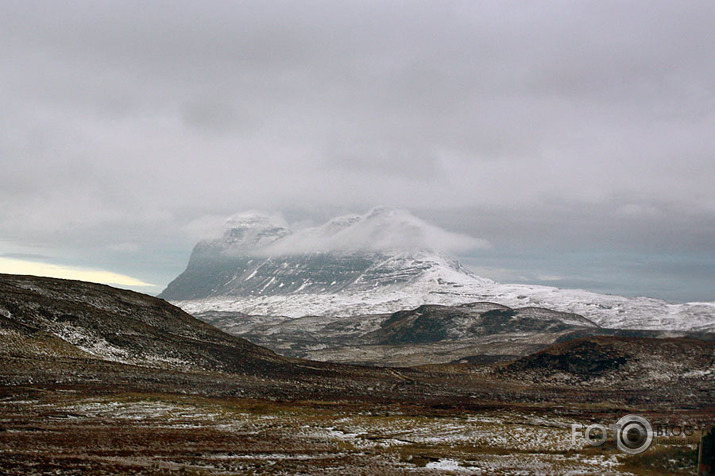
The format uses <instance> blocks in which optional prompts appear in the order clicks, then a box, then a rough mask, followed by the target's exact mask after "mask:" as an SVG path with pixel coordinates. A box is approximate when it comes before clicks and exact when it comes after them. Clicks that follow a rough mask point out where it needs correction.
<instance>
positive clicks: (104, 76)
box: [0, 0, 715, 299]
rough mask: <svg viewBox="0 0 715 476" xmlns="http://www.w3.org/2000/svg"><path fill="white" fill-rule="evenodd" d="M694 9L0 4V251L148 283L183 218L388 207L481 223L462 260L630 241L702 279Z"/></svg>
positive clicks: (713, 164) (705, 74) (701, 83)
mask: <svg viewBox="0 0 715 476" xmlns="http://www.w3.org/2000/svg"><path fill="white" fill-rule="evenodd" d="M713 24H715V5H714V4H713V3H712V2H708V1H690V2H670V1H635V0H634V1H628V2H622V1H550V2H528V3H527V2H516V1H480V2H473V1H466V0H465V1H450V2H433V1H429V2H428V1H410V2H404V1H380V2H377V1H375V2H372V1H369V2H363V1H360V2H357V1H356V2H353V1H341V2H334V1H301V2H298V1H295V2H272V1H255V2H252V1H249V2H219V1H205V2H188V1H178V2H172V3H171V5H168V4H166V3H163V2H145V1H141V2H139V1H106V2H91V1H69V2H51V1H32V0H27V1H17V2H16V1H7V2H3V4H2V5H0V54H2V57H3V61H2V62H0V108H1V109H2V114H1V115H0V164H1V165H2V174H0V232H1V233H2V235H1V236H0V240H2V243H6V246H5V248H6V249H0V252H8V253H33V252H34V251H33V249H34V248H35V247H39V248H42V254H47V248H53V247H54V248H56V250H57V251H56V252H57V253H58V254H63V255H64V256H65V258H66V259H67V260H68V261H72V260H75V261H76V260H79V261H81V262H82V263H80V264H85V265H86V264H88V263H90V262H92V263H94V262H99V263H100V264H102V265H103V266H105V267H107V266H113V267H119V268H121V269H120V270H122V271H124V272H132V273H134V274H135V275H146V276H147V278H146V280H148V281H150V282H168V281H169V280H170V279H171V278H172V277H173V276H172V275H173V274H175V273H176V272H178V271H180V270H181V269H180V268H181V266H183V263H184V262H185V255H186V253H188V251H187V250H190V248H191V245H192V240H193V239H194V238H195V236H194V235H193V234H192V233H191V232H190V230H191V228H192V224H195V223H197V222H200V221H201V220H202V219H204V218H206V217H209V218H207V219H210V217H216V216H223V217H225V216H229V215H231V214H233V213H235V212H237V211H240V210H246V209H252V208H257V209H264V210H272V211H275V212H282V213H284V214H285V215H286V216H294V217H296V219H300V220H308V221H312V222H315V223H320V222H324V221H325V220H327V219H329V218H330V217H332V216H337V215H341V214H345V213H350V212H358V213H362V212H365V211H367V210H368V209H370V208H372V207H373V206H376V205H388V206H396V207H403V208H407V209H410V210H412V211H413V212H414V213H415V214H417V215H418V216H420V217H421V218H423V219H425V220H428V221H430V222H433V223H437V224H439V225H441V226H443V227H445V228H448V229H450V230H454V231H456V232H460V233H463V234H468V235H470V236H473V237H475V238H477V239H487V240H488V241H489V242H490V243H492V245H493V247H492V249H491V251H484V250H483V251H481V252H480V254H479V255H478V256H471V258H472V259H474V260H477V259H482V260H484V261H488V260H489V257H488V256H487V255H485V253H494V255H493V256H498V257H499V258H500V259H503V260H504V261H505V262H507V261H509V259H508V256H506V253H507V251H506V250H516V249H518V250H520V251H522V252H526V253H527V254H528V253H530V252H531V253H533V254H534V255H535V256H536V255H539V256H543V257H547V256H550V257H553V258H555V259H557V260H558V259H561V260H565V259H567V258H565V257H563V253H561V254H557V253H555V252H554V249H558V250H564V249H567V250H574V251H575V252H577V251H579V250H588V251H589V252H591V251H593V250H600V251H601V252H603V253H604V254H608V253H610V252H611V251H614V250H617V251H618V252H619V253H626V255H628V253H631V255H633V254H634V253H642V252H648V253H652V254H653V256H654V257H655V258H653V259H654V260H655V261H654V262H656V261H657V262H663V260H662V259H663V258H664V257H668V259H666V260H665V261H666V262H670V261H668V260H671V259H676V258H677V259H676V261H677V260H678V259H682V260H685V261H686V262H683V263H681V262H680V261H678V262H677V263H676V264H675V265H673V267H675V268H677V269H678V270H682V269H691V268H692V269H696V270H697V272H696V273H695V274H694V275H693V279H695V277H694V276H695V275H697V276H698V280H699V281H698V283H700V285H701V286H706V285H711V284H715V276H712V274H710V273H709V271H708V270H710V269H711V268H710V267H707V266H705V267H704V268H698V267H696V266H695V265H693V264H692V262H694V261H698V260H699V259H700V260H703V259H705V260H707V259H708V258H709V257H711V256H712V255H713V248H712V243H713V242H715V225H714V223H715V187H712V181H713V178H714V177H715V161H714V160H713V157H714V156H715V139H713V134H712V131H713V130H715V62H714V61H712V45H713V44H715V29H713V28H712V25H713ZM187 230H189V231H187ZM117 250H121V253H119V251H117ZM644 250H645V251H644ZM500 253H501V254H500ZM128 255H131V256H133V257H134V258H135V259H134V260H128V259H127V256H128ZM656 258H657V259H656ZM658 260H660V261H658ZM527 261H528V260H527ZM527 261H524V265H525V266H526V264H528V263H527ZM132 263H134V264H132ZM509 266H511V267H512V268H513V273H512V276H517V275H518V270H517V269H516V268H518V267H519V266H520V264H519V262H515V261H513V260H512V262H511V263H510V264H509ZM535 266H536V265H535ZM673 267H671V268H672V269H675V268H673ZM564 268H569V272H570V273H575V272H576V271H574V270H573V269H571V267H570V266H566V265H564ZM637 268H638V267H637V266H635V267H633V268H629V269H637ZM671 268H667V269H671ZM643 269H645V268H643ZM658 269H661V270H662V271H663V272H666V268H664V267H660V268H658ZM703 269H704V270H705V271H703ZM582 272H583V273H586V275H584V276H577V277H574V278H573V279H572V282H577V281H578V279H576V278H579V279H583V280H589V279H590V280H592V281H598V282H602V281H608V279H609V277H608V276H604V275H599V276H597V277H596V276H588V275H587V274H588V273H589V270H588V269H585V270H583V271H582ZM634 272H635V271H634ZM142 273H144V274H142ZM644 273H645V271H644ZM537 274H538V273H537ZM682 274H683V273H681V272H679V274H678V276H679V277H678V281H677V282H678V283H680V284H679V285H675V288H677V287H678V286H680V287H687V286H690V285H691V284H692V283H691V284H688V283H687V282H686V281H683V280H682V279H681V276H682ZM703 275H706V278H703ZM704 279H705V281H703V280H704ZM703 283H705V284H703ZM713 288H715V286H710V289H713ZM703 289H705V287H703ZM631 291H632V292H641V291H639V290H638V289H636V288H633V289H632V290H631ZM631 291H628V292H631ZM642 292H649V290H648V288H643V289H642ZM658 292H660V291H658ZM671 295H672V296H676V297H677V295H678V290H677V289H674V290H672V293H671ZM703 298H710V299H715V296H712V295H710V296H703Z"/></svg>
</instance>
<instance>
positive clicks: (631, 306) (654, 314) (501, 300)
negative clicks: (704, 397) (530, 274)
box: [173, 253, 715, 332]
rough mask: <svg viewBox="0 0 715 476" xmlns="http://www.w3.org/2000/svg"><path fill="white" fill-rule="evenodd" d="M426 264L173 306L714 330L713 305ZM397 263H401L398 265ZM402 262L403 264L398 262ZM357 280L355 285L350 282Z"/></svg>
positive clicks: (437, 259) (435, 259) (193, 310)
mask: <svg viewBox="0 0 715 476" xmlns="http://www.w3.org/2000/svg"><path fill="white" fill-rule="evenodd" d="M414 259H415V260H419V262H420V265H421V266H424V263H425V262H429V263H430V266H429V268H428V269H426V270H425V271H424V272H423V273H422V274H421V275H420V276H418V277H417V278H416V279H414V280H412V282H409V283H407V284H405V283H400V284H396V285H386V286H385V285H382V286H376V287H374V288H373V289H364V286H359V287H358V286H356V287H358V288H362V289H359V290H355V291H349V290H344V291H341V292H337V293H332V294H324V293H306V294H303V293H300V292H298V293H295V294H291V295H271V296H260V295H258V296H248V297H243V296H235V297H232V296H217V297H210V298H206V299H200V300H191V301H174V302H173V304H175V305H177V306H179V307H180V308H182V309H183V310H185V311H186V312H188V313H190V314H200V313H204V312H208V311H221V312H235V313H243V314H250V315H262V316H285V317H291V318H297V317H303V316H356V315H366V314H382V313H391V312H395V311H400V310H404V309H414V308H416V307H419V306H421V305H423V304H445V305H457V304H464V303H468V302H477V301H488V302H494V303H497V304H503V305H505V306H509V307H528V306H535V307H544V308H547V309H552V310H556V311H563V312H573V313H576V314H580V315H582V316H584V317H586V318H588V319H590V320H592V321H594V322H595V323H596V324H598V325H599V326H601V327H610V328H622V329H651V330H678V331H685V330H692V331H709V332H715V302H700V303H697V302H694V303H686V304H672V303H668V302H666V301H663V300H660V299H653V298H647V297H636V298H628V297H622V296H612V295H607V294H598V293H593V292H589V291H584V290H576V289H559V288H554V287H548V286H535V285H523V284H500V283H496V282H494V281H491V280H488V279H485V278H482V277H479V276H476V275H474V274H473V273H471V272H469V271H468V270H466V269H464V268H459V269H455V267H454V264H453V263H454V262H453V261H452V260H451V259H449V258H446V257H443V256H441V255H438V254H434V255H432V256H430V257H428V256H426V255H425V254H424V253H421V254H419V255H415V256H414ZM400 261H403V260H400ZM403 264H404V263H403ZM356 281H359V279H358V280H356Z"/></svg>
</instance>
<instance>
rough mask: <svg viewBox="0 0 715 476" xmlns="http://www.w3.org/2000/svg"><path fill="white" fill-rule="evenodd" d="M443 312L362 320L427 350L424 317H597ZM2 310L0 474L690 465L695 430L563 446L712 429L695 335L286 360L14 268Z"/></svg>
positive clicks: (711, 385)
mask: <svg viewBox="0 0 715 476" xmlns="http://www.w3.org/2000/svg"><path fill="white" fill-rule="evenodd" d="M495 310H496V311H499V312H493V311H495ZM440 311H441V309H439V308H435V309H433V308H429V307H428V308H423V309H419V310H417V311H409V312H405V313H396V314H394V315H391V316H388V317H387V318H386V320H385V321H384V326H381V327H379V329H374V330H372V331H370V332H372V335H373V338H374V339H376V340H377V341H380V342H387V343H394V342H397V343H400V342H403V341H405V340H407V341H422V340H424V339H425V338H427V339H428V342H420V344H421V345H429V344H430V342H429V339H431V338H432V337H429V336H431V335H433V333H432V332H428V333H427V334H424V333H422V332H421V330H422V329H423V326H422V324H421V323H420V322H421V321H420V317H421V316H424V315H432V314H434V315H435V316H436V319H435V320H436V321H437V323H438V324H437V326H438V328H441V329H443V330H444V332H445V333H446V334H443V333H442V331H439V329H438V332H437V334H438V335H441V336H442V337H444V338H446V339H449V338H451V336H450V330H449V329H451V328H454V329H457V331H455V332H457V333H459V332H465V331H466V332H468V331H469V330H470V329H472V326H473V325H474V324H475V323H477V324H478V325H477V327H474V328H473V329H472V331H473V332H477V333H479V332H481V331H480V329H489V332H493V331H495V330H499V329H501V328H502V324H505V323H509V322H510V321H511V320H512V318H516V319H515V324H514V326H515V329H518V330H523V328H524V327H532V326H537V327H539V328H542V329H546V330H554V329H553V328H554V326H555V327H556V328H559V327H561V326H564V325H566V324H565V323H566V322H571V323H576V324H579V325H580V329H581V330H582V331H584V332H586V331H588V330H589V329H594V328H595V327H594V326H593V324H589V323H588V321H586V320H583V318H580V317H579V316H561V319H560V320H559V319H557V318H556V317H557V316H556V315H553V314H549V313H545V312H544V311H540V310H528V309H527V310H509V309H504V308H497V309H487V310H485V308H482V307H480V305H474V306H472V307H469V306H467V307H465V308H463V309H462V310H461V314H450V313H447V315H444V314H443V313H442V314H440ZM450 312H451V311H450ZM490 312H491V314H487V315H486V316H484V313H490ZM0 316H1V317H0V361H1V362H2V366H1V367H0V455H1V456H0V472H2V473H3V474H48V473H58V472H59V473H70V474H78V473H91V474H117V473H143V474H166V473H169V472H174V471H184V472H189V473H193V474H252V473H255V474H265V473H271V474H301V473H303V474H306V473H309V474H337V473H339V474H378V473H381V474H407V473H409V474H450V473H455V472H457V473H467V474H470V473H477V474H478V473H480V472H481V473H496V474H499V473H501V474H513V473H515V472H522V473H524V472H525V473H541V474H543V473H551V474H568V473H571V474H573V473H582V474H583V473H586V474H588V473H602V472H607V473H621V472H623V473H625V474H687V472H688V471H690V472H692V468H693V465H694V455H695V447H694V445H693V444H692V442H689V441H686V440H682V442H681V443H678V444H673V443H672V442H671V443H668V444H666V443H663V444H659V445H656V446H654V447H653V448H651V449H650V450H648V451H647V452H646V453H643V454H642V455H636V456H630V455H625V454H622V453H620V452H619V451H618V450H617V449H616V448H615V447H614V445H612V444H608V445H606V446H603V447H599V448H595V447H592V446H588V445H586V444H585V442H584V441H583V440H579V441H573V440H572V438H571V431H570V425H571V424H572V423H577V424H586V425H587V424H590V423H593V422H601V423H603V424H609V423H613V421H615V419H617V418H619V417H620V416H622V415H625V414H629V413H638V414H642V415H645V416H647V417H648V418H650V419H651V420H652V421H667V422H669V423H670V424H674V423H688V424H692V425H697V428H699V429H700V428H709V425H712V424H713V411H714V408H713V401H715V398H714V397H715V394H714V389H715V379H714V377H713V375H714V373H713V372H714V370H715V369H714V362H713V355H714V352H715V344H714V343H713V342H712V341H706V340H694V339H688V338H675V339H645V338H642V337H613V336H599V337H585V338H580V339H574V340H570V341H568V342H564V343H560V344H556V345H554V346H550V347H546V348H544V349H543V350H541V351H539V352H537V353H535V354H530V355H528V356H525V357H521V358H517V359H515V360H507V361H503V362H496V363H494V362H487V361H485V360H484V359H479V358H476V359H473V360H472V361H471V363H462V364H445V365H428V366H422V367H418V368H387V367H360V366H353V365H341V364H334V363H324V362H313V361H307V360H301V359H295V358H287V357H281V356H279V355H277V354H274V353H273V352H271V351H268V350H265V349H263V348H261V347H258V346H256V345H253V344H251V343H249V342H248V341H245V340H243V339H240V338H237V337H234V336H231V335H228V334H225V333H223V332H221V331H219V330H217V329H215V328H212V327H211V326H209V325H207V324H205V323H202V322H201V321H198V320H196V319H194V318H192V317H191V316H189V315H187V314H186V313H184V312H183V311H181V310H179V309H178V308H175V307H173V306H171V305H170V304H168V303H166V302H164V301H162V300H159V299H155V298H151V297H149V296H143V295H140V294H137V293H134V292H131V291H122V290H117V289H114V288H110V287H107V286H102V285H97V284H90V283H81V282H76V281H64V280H56V279H49V278H34V277H23V276H9V275H0ZM411 326H412V327H413V330H414V332H413V331H408V329H410V327H411ZM440 326H441V327H440ZM425 336H427V337H425ZM465 361H467V362H469V361H470V359H465ZM698 431H699V430H698ZM698 435H699V433H698ZM678 441H681V440H678Z"/></svg>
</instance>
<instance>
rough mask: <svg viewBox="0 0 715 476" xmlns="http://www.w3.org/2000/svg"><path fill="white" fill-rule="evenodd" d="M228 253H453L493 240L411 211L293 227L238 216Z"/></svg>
mask: <svg viewBox="0 0 715 476" xmlns="http://www.w3.org/2000/svg"><path fill="white" fill-rule="evenodd" d="M222 241H224V242H230V246H229V247H228V249H227V252H228V253H233V254H239V255H244V256H245V255H246V254H255V255H259V256H280V255H295V254H305V253H324V252H330V251H356V250H368V251H416V250H435V251H444V252H450V253H458V252H464V251H469V250H474V249H479V248H488V247H489V246H490V245H489V242H488V241H486V240H483V239H478V238H474V237H471V236H468V235H464V234H461V233H454V232H451V231H447V230H444V229H442V228H439V227H438V226H435V225H432V224H429V223H427V222H425V221H424V220H421V219H420V218H417V217H415V216H414V215H412V214H411V213H410V212H408V211H406V210H401V209H394V208H386V207H380V208H374V209H372V210H370V211H369V212H368V213H367V214H365V215H345V216H341V217H337V218H334V219H332V220H330V221H329V222H327V223H325V224H322V225H318V226H313V227H308V228H303V229H300V230H297V231H292V230H290V229H289V228H287V227H286V226H284V225H283V224H276V222H275V221H273V220H271V219H270V218H269V217H266V216H261V215H256V214H241V215H234V216H233V217H231V218H230V219H228V220H227V221H226V223H225V230H224V237H223V238H222Z"/></svg>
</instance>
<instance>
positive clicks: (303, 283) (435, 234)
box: [159, 208, 715, 331]
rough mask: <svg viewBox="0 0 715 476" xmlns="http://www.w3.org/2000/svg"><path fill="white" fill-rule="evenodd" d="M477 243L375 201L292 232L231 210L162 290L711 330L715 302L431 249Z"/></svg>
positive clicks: (368, 310) (208, 297)
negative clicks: (492, 275)
mask: <svg viewBox="0 0 715 476" xmlns="http://www.w3.org/2000/svg"><path fill="white" fill-rule="evenodd" d="M432 242H436V243H440V244H442V245H443V246H445V247H447V248H449V249H459V248H460V247H463V248H469V247H475V246H481V245H482V244H483V243H482V242H480V241H478V240H474V239H472V238H469V237H466V236H462V235H457V234H452V233H449V232H446V231H443V230H440V229H439V228H436V227H434V226H432V225H429V224H427V223H425V222H423V221H421V220H419V219H418V218H416V217H414V216H412V215H411V214H409V213H408V212H405V211H402V210H395V209H389V208H377V209H374V210H372V211H371V212H369V213H367V214H366V215H363V216H359V215H351V216H345V217H339V218H336V219H334V220H331V221H330V222H328V223H326V224H324V225H321V226H318V227H313V228H308V229H304V230H300V231H297V232H293V231H291V230H290V229H288V228H287V227H285V226H281V225H277V224H275V223H273V222H272V221H271V220H270V219H269V218H267V217H264V216H260V215H237V216H235V217H232V218H231V219H229V220H228V221H227V223H226V228H225V230H224V233H223V235H222V236H221V237H219V238H217V239H213V240H205V241H202V242H200V243H199V244H197V245H196V247H195V248H194V251H193V253H192V255H191V258H190V260H189V264H188V266H187V269H186V271H184V272H183V273H182V274H181V275H180V276H179V277H177V278H176V279H175V280H174V281H173V282H171V283H170V284H169V286H168V287H167V288H166V290H165V291H164V292H163V293H162V294H161V295H160V296H159V297H161V298H164V299H167V300H170V301H172V302H173V303H174V304H177V305H178V306H179V307H181V308H183V309H184V310H186V311H187V312H190V313H194V314H200V313H203V312H209V311H222V312H236V313H241V314H250V315H264V316H269V315H270V316H286V317H301V316H306V315H314V316H356V315H365V314H377V313H386V312H395V311H399V310H403V309H413V308H416V307H418V306H420V305H423V304H445V305H456V304H463V303H467V302H475V301H488V302H494V303H498V304H502V305H506V306H509V307H512V308H519V307H531V306H537V307H542V308H548V309H553V310H555V311H562V312H571V313H576V314H580V315H582V316H584V317H586V318H588V319H590V320H592V321H593V322H595V323H597V324H598V325H600V326H603V327H612V328H636V329H656V330H666V329H670V330H696V331H715V302H703V303H686V304H672V303H668V302H666V301H662V300H659V299H652V298H645V297H638V298H627V297H621V296H612V295H604V294H597V293H593V292H589V291H583V290H564V289H558V288H553V287H547V286H535V285H534V286H531V285H521V284H500V283H496V282H494V281H492V280H490V279H486V278H483V277H480V276H477V275H475V274H474V273H472V272H471V271H469V270H468V269H466V268H465V267H464V266H462V265H461V264H460V263H459V262H458V261H457V260H456V259H454V258H452V257H450V256H449V255H448V254H446V253H444V252H439V251H434V250H433V249H432V248H431V246H430V243H432Z"/></svg>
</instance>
